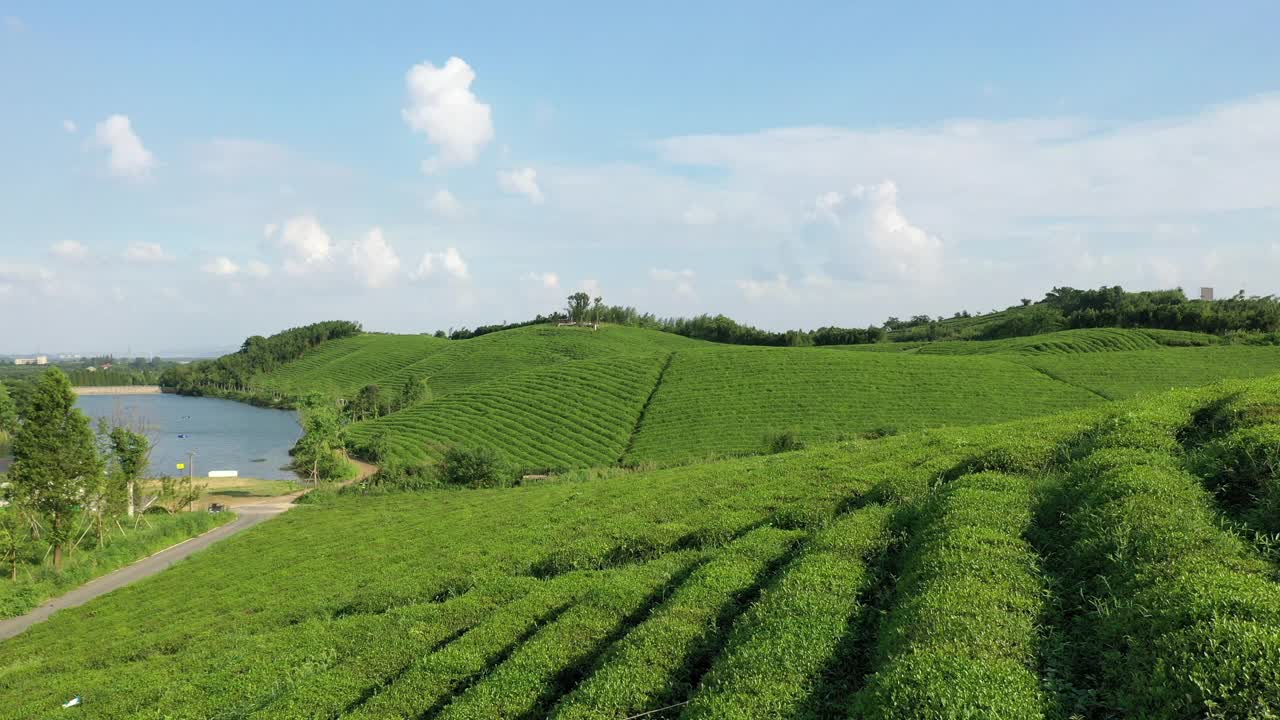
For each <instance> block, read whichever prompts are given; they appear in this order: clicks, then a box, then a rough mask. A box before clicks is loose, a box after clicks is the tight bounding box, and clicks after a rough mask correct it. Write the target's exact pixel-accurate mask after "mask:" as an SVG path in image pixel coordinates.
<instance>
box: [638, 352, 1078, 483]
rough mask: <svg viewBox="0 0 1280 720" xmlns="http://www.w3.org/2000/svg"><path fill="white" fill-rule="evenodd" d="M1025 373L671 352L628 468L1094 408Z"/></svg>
mask: <svg viewBox="0 0 1280 720" xmlns="http://www.w3.org/2000/svg"><path fill="white" fill-rule="evenodd" d="M1099 400H1100V399H1099V398H1098V397H1097V396H1096V395H1095V394H1093V393H1091V392H1089V391H1087V390H1083V389H1081V388H1078V387H1074V386H1072V385H1069V384H1067V383H1062V382H1058V381H1055V380H1053V379H1051V378H1049V377H1047V376H1046V375H1044V374H1042V373H1039V372H1036V371H1035V370H1033V369H1030V368H1027V367H1024V366H1021V365H1016V364H1013V363H1009V362H1004V361H1000V360H991V359H987V358H948V357H919V356H913V355H887V354H882V353H841V352H830V351H828V350H826V349H823V348H744V347H726V346H721V347H713V348H708V349H703V350H697V351H691V352H680V353H676V355H675V358H674V360H673V362H672V363H671V367H670V369H669V370H668V371H667V373H666V374H665V375H664V376H663V381H662V384H661V386H659V387H658V389H657V392H655V393H654V396H653V401H652V403H651V405H650V407H649V409H648V411H647V412H646V413H645V417H644V420H643V422H642V423H641V425H640V427H639V429H638V431H637V433H636V440H635V444H634V447H633V448H632V451H631V452H630V453H628V455H627V458H626V459H627V460H628V461H630V462H659V463H670V462H675V461H680V460H689V459H696V458H704V457H708V456H714V455H723V454H734V453H750V452H756V451H759V450H760V448H761V447H762V443H763V437H764V435H765V433H766V432H768V431H770V430H787V429H789V430H794V431H795V432H796V433H798V435H799V436H800V437H801V438H803V439H806V440H810V441H818V440H832V439H835V438H836V437H838V436H841V435H845V436H847V435H853V434H857V433H860V432H864V431H870V430H876V429H883V428H892V429H898V430H910V429H918V428H922V427H936V426H940V425H974V424H980V423H990V422H996V421H1000V420H1009V419H1013V418H1019V417H1028V416H1032V415H1043V414H1046V413H1051V412H1057V411H1061V410H1067V409H1072V408H1079V407H1084V406H1087V405H1090V404H1092V403H1095V402H1099Z"/></svg>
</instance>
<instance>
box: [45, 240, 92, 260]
mask: <svg viewBox="0 0 1280 720" xmlns="http://www.w3.org/2000/svg"><path fill="white" fill-rule="evenodd" d="M49 249H50V251H52V252H53V254H54V255H57V256H58V257H60V258H62V259H63V260H71V261H74V262H79V261H81V260H84V259H85V258H87V257H89V248H87V247H85V246H84V244H83V243H79V242H76V241H75V240H63V241H62V242H59V243H54V245H53V247H51V248H49Z"/></svg>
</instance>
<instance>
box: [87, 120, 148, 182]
mask: <svg viewBox="0 0 1280 720" xmlns="http://www.w3.org/2000/svg"><path fill="white" fill-rule="evenodd" d="M94 137H95V138H96V140H97V142H98V144H99V145H101V146H103V147H105V148H106V149H107V153H108V158H107V166H108V167H109V168H110V170H111V174H112V175H115V176H116V177H121V178H127V179H130V180H140V179H143V178H146V177H148V176H150V175H151V169H152V168H154V167H155V164H156V162H155V157H154V156H152V154H151V151H150V150H147V149H146V148H145V147H143V145H142V139H141V138H139V137H138V134H137V133H135V132H134V131H133V124H132V123H131V122H130V121H129V117H128V116H127V115H112V116H110V117H108V118H107V119H106V120H103V121H102V122H100V123H98V125H97V127H96V128H95V129H94Z"/></svg>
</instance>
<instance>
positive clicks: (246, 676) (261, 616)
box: [0, 353, 1280, 720]
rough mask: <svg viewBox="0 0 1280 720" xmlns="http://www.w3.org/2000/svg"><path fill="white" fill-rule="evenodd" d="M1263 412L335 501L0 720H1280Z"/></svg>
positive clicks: (115, 631) (149, 615) (100, 644)
mask: <svg viewBox="0 0 1280 720" xmlns="http://www.w3.org/2000/svg"><path fill="white" fill-rule="evenodd" d="M1111 354H1112V355H1115V353H1111ZM827 355H830V356H832V357H836V356H839V355H841V354H840V353H827ZM849 355H852V354H849ZM868 357H870V356H868ZM885 359H886V360H890V359H893V358H891V357H887V358H885ZM920 360H921V361H932V360H945V359H937V358H927V359H926V358H921V359H920ZM675 369H676V366H675V365H673V366H672V372H674V371H675ZM1276 423H1280V380H1274V379H1271V380H1263V381H1252V382H1244V381H1241V382H1234V383H1228V384H1219V385H1214V386H1210V387H1207V388H1201V389H1195V390H1180V391H1177V392H1174V393H1169V394H1163V395H1158V396H1153V397H1146V398H1140V399H1137V400H1129V401H1123V402H1117V403H1101V402H1099V403H1097V404H1096V405H1094V406H1093V407H1090V408H1088V409H1085V410H1078V411H1073V412H1070V413H1067V414H1060V415H1054V416H1047V417H1042V418H1034V419H1028V420H1022V421H1017V422H1013V423H1006V424H1000V425H992V426H982V427H974V428H946V429H934V430H926V431H920V432H914V433H908V434H903V435H898V436H894V437H888V438H883V439H879V440H853V441H847V442H842V443H837V444H830V445H822V446H817V447H812V448H809V449H807V450H804V451H800V452H790V453H782V454H777V455H769V456H758V457H750V458H741V459H733V460H725V461H720V462H713V463H704V464H699V465H689V466H684V467H675V468H667V469H663V470H655V471H648V472H636V473H615V474H612V475H607V476H602V477H599V478H598V479H595V480H592V481H590V482H551V483H548V484H542V485H537V486H529V487H520V488H510V489H498V490H475V491H463V490H437V491H427V492H422V493H408V494H401V495H395V496H380V497H335V498H332V499H330V500H329V501H327V502H325V503H322V504H319V505H313V506H308V507H301V508H298V509H297V510H294V511H292V512H290V513H288V514H286V515H284V516H281V517H280V518H278V519H276V520H273V521H272V522H269V523H266V524H264V525H261V526H259V527H257V528H255V529H253V530H250V531H248V532H246V533H244V534H242V535H238V536H236V537H233V538H231V539H229V540H227V541H226V542H224V543H220V544H219V545H217V546H215V547H213V548H212V549H210V550H208V551H205V552H203V553H200V554H199V555H196V556H194V557H193V558H191V559H190V560H189V561H187V562H184V563H182V564H181V565H179V566H177V567H175V568H174V569H172V570H171V571H169V572H166V573H162V574H160V575H157V576H154V577H152V578H149V579H147V580H145V581H142V582H140V583H138V584H136V585H133V586H130V587H127V588H124V589H123V590H120V591H118V592H115V593H113V594H111V595H109V596H106V597H103V598H100V599H98V600H96V601H94V602H92V603H90V604H88V605H86V606H83V607H81V608H77V609H74V610H71V611H67V612H63V613H60V614H59V615H57V616H55V617H54V618H53V619H51V620H50V621H48V622H46V623H44V624H41V625H38V626H36V627H34V628H32V629H30V630H29V631H27V632H26V633H24V634H23V635H21V636H18V637H17V638H14V639H13V640H10V641H7V642H5V643H3V644H0V717H6V718H8V717H12V718H41V717H63V716H64V714H63V711H62V710H61V709H60V707H59V706H60V704H61V703H62V702H65V701H66V700H67V699H68V698H71V697H74V696H80V697H82V698H83V707H82V708H81V709H80V711H82V712H84V713H87V715H86V716H92V717H95V718H214V717H221V718H231V717H240V718H302V717H308V718H310V717H360V718H406V717H430V718H476V719H479V718H486V719H490V718H534V717H555V718H602V719H603V718H613V719H614V720H617V719H618V718H625V717H630V716H634V715H638V714H640V713H646V712H649V711H653V710H658V709H659V708H664V707H668V706H674V707H671V708H670V709H669V710H665V711H662V712H661V713H655V714H651V715H647V716H646V717H665V718H672V717H677V716H679V717H688V718H792V717H806V718H827V717H831V718H835V717H867V718H919V717H932V718H1063V719H1064V720H1065V719H1066V718H1068V717H1080V718H1089V719H1090V720H1092V719H1095V718H1096V719H1099V720H1100V719H1101V718H1110V717H1144V718H1193V717H1196V718H1198V717H1220V718H1245V717H1251V718H1266V717H1274V716H1276V715H1277V714H1280V691H1278V690H1277V689H1278V688H1280V583H1277V581H1276V571H1277V564H1276V560H1275V557H1274V556H1273V555H1271V554H1270V552H1271V551H1270V550H1269V549H1268V547H1267V546H1266V545H1264V544H1258V545H1255V544H1252V543H1250V542H1246V541H1245V538H1246V536H1244V535H1241V534H1237V533H1236V532H1234V531H1233V530H1232V529H1231V528H1233V527H1235V526H1234V525H1232V518H1234V517H1238V516H1239V515H1238V512H1239V511H1240V508H1238V507H1237V506H1235V505H1233V506H1232V507H1230V508H1228V507H1227V506H1226V505H1224V503H1223V500H1222V498H1223V497H1226V496H1227V495H1229V496H1230V497H1234V498H1237V499H1239V501H1240V502H1243V503H1245V504H1256V505H1258V506H1263V505H1264V504H1265V503H1268V502H1271V501H1272V500H1269V499H1268V498H1269V497H1270V496H1268V495H1266V494H1265V493H1262V492H1261V491H1259V490H1258V487H1262V488H1264V489H1266V488H1270V489H1272V491H1274V489H1275V487H1276V483H1277V479H1276V477H1275V475H1274V467H1272V468H1271V469H1270V470H1267V467H1268V466H1267V465H1265V464H1258V463H1255V462H1254V461H1253V460H1251V458H1254V457H1255V456H1256V454H1255V453H1249V452H1244V453H1232V452H1228V450H1229V449H1230V448H1234V447H1237V446H1239V444H1240V442H1243V441H1242V440H1239V438H1240V437H1242V436H1241V433H1245V434H1249V433H1252V434H1253V435H1250V437H1253V436H1254V435H1257V436H1258V437H1262V438H1265V437H1269V435H1267V434H1266V433H1269V432H1272V431H1274V430H1275V428H1276ZM1260 433H1261V434H1260ZM1232 438H1234V439H1232ZM1193 459H1194V460H1195V462H1192V460H1193ZM1268 472H1270V473H1272V474H1270V475H1267V473H1268ZM1246 482H1247V483H1249V484H1248V485H1247V487H1245V486H1243V485H1241V486H1240V487H1237V488H1235V489H1236V490H1238V491H1239V492H1236V493H1235V494H1224V493H1221V492H1216V493H1215V492H1211V491H1210V490H1209V489H1208V488H1215V489H1221V488H1222V487H1223V486H1224V484H1225V485H1226V486H1227V487H1235V486H1236V485H1239V484H1242V483H1246ZM1246 490H1247V492H1246ZM1276 495H1277V496H1280V492H1277V493H1276ZM285 569H287V572H285V571H283V570H285ZM1104 650H1106V651H1104Z"/></svg>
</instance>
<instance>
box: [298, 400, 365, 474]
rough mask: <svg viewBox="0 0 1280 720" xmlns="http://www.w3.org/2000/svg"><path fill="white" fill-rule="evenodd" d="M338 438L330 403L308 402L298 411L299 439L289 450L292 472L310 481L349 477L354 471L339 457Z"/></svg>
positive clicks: (339, 433) (336, 419)
mask: <svg viewBox="0 0 1280 720" xmlns="http://www.w3.org/2000/svg"><path fill="white" fill-rule="evenodd" d="M342 435H343V427H342V423H341V420H340V419H339V417H338V411H337V409H336V408H334V407H333V404H332V403H330V402H328V401H326V400H324V399H323V398H312V399H309V400H308V402H307V403H306V405H305V406H304V408H303V409H302V437H301V438H298V442H297V444H296V445H294V447H293V450H292V454H293V467H294V469H295V470H296V471H297V472H298V473H300V474H302V475H304V476H305V477H307V478H309V479H310V480H311V482H319V481H321V480H345V479H347V478H349V477H351V475H352V474H353V473H354V470H353V468H352V467H351V463H349V462H347V461H346V458H345V457H344V455H343V452H344V449H343V448H344V446H343V439H342Z"/></svg>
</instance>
